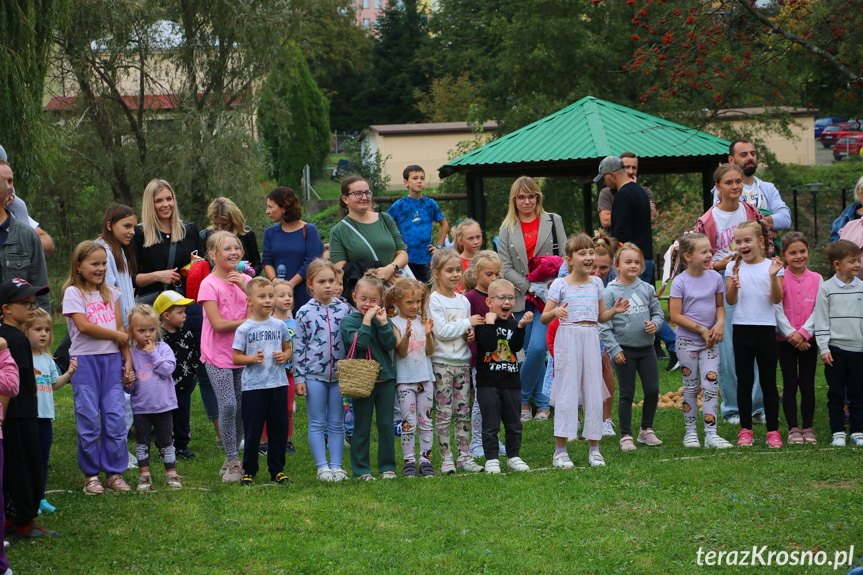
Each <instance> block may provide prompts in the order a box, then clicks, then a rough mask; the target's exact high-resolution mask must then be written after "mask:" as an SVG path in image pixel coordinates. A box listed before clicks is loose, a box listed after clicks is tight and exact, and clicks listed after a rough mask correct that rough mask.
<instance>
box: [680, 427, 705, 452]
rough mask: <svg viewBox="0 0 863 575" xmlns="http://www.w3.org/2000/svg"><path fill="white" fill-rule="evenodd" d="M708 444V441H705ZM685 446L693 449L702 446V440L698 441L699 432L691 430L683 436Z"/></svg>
mask: <svg viewBox="0 0 863 575" xmlns="http://www.w3.org/2000/svg"><path fill="white" fill-rule="evenodd" d="M704 444H705V445H707V442H706V441H705V442H704ZM683 447H689V448H691V449H698V448H700V447H701V442H700V441H698V434H697V433H696V432H694V431H690V432H689V433H687V434H686V435H684V436H683Z"/></svg>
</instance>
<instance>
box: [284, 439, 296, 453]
mask: <svg viewBox="0 0 863 575" xmlns="http://www.w3.org/2000/svg"><path fill="white" fill-rule="evenodd" d="M296 452H297V450H296V448H295V447H294V442H293V441H289V442H287V443H286V444H285V453H296Z"/></svg>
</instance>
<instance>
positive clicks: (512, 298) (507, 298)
mask: <svg viewBox="0 0 863 575" xmlns="http://www.w3.org/2000/svg"><path fill="white" fill-rule="evenodd" d="M489 297H490V298H491V299H497V300H500V301H515V296H514V295H493V296H489Z"/></svg>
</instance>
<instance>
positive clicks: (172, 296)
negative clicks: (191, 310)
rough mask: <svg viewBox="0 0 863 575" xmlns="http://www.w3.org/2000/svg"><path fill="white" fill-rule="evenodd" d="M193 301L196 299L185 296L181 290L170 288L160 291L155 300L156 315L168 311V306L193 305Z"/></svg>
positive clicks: (154, 309)
mask: <svg viewBox="0 0 863 575" xmlns="http://www.w3.org/2000/svg"><path fill="white" fill-rule="evenodd" d="M193 303H195V300H193V299H189V298H187V297H183V295H182V294H181V293H180V292H177V291H174V290H168V291H163V292H162V293H160V294H159V297H157V298H156V301H154V302H153V311H155V312H156V315H158V316H161V315H162V314H163V313H165V312H166V311H168V308H171V307H173V306H175V305H192V304H193Z"/></svg>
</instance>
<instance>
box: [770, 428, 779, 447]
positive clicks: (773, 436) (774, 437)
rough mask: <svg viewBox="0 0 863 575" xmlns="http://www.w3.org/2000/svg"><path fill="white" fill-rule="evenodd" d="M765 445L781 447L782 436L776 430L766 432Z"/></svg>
mask: <svg viewBox="0 0 863 575" xmlns="http://www.w3.org/2000/svg"><path fill="white" fill-rule="evenodd" d="M767 447H782V436H781V435H780V434H779V432H778V431H768V432H767Z"/></svg>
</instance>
